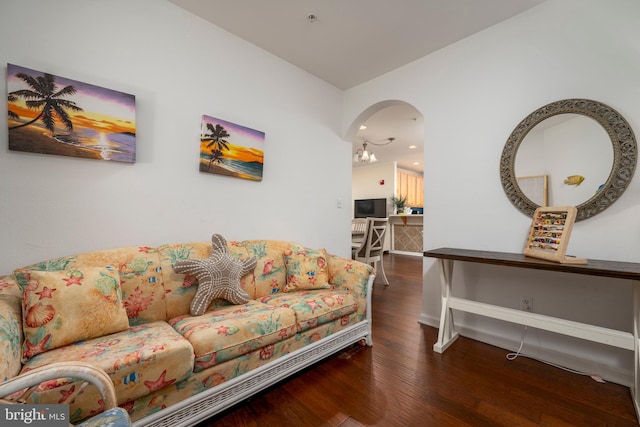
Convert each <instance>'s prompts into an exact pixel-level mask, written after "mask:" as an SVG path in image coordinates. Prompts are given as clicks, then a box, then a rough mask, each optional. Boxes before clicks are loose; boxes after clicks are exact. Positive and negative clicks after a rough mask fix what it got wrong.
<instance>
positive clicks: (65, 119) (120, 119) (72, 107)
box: [7, 64, 136, 163]
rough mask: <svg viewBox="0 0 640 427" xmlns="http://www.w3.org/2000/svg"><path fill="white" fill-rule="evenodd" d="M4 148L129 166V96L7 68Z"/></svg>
mask: <svg viewBox="0 0 640 427" xmlns="http://www.w3.org/2000/svg"><path fill="white" fill-rule="evenodd" d="M7 102H8V121H7V123H8V127H9V149H10V150H14V151H27V152H32V153H42V154H55V155H60V156H71V157H83V158H88V159H97V160H111V161H116V162H126V163H134V162H135V161H136V120H135V115H136V100H135V96H134V95H129V94H126V93H122V92H118V91H115V90H111V89H106V88H102V87H99V86H94V85H91V84H88V83H83V82H79V81H76V80H71V79H67V78H64V77H60V76H55V75H53V74H49V73H45V72H41V71H36V70H31V69H29V68H25V67H20V66H17V65H13V64H7Z"/></svg>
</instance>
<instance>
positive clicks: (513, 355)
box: [506, 326, 606, 383]
mask: <svg viewBox="0 0 640 427" xmlns="http://www.w3.org/2000/svg"><path fill="white" fill-rule="evenodd" d="M528 329H529V327H528V326H525V327H524V332H523V333H522V338H520V347H518V350H517V351H516V352H511V353H507V356H506V357H507V360H509V361H513V360H516V359H517V358H518V357H519V356H520V355H521V351H522V347H523V346H524V337H525V336H526V335H527V330H528ZM523 357H528V358H530V359H533V360H536V361H538V362H542V363H545V364H547V365H550V366H553V367H554V368H558V369H562V370H563V371H567V372H570V373H572V374H577V375H584V376H589V377H591V379H592V380H594V381H596V382H599V383H606V381H605V380H603V379H602V378H601V377H600V376H599V375H596V374H587V373H585V372H581V371H576V370H574V369H570V368H566V367H564V366H560V365H556V364H555V363H551V362H546V361H544V360H539V359H535V358H533V357H529V356H523Z"/></svg>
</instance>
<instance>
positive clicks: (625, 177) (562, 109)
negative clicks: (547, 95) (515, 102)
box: [500, 99, 637, 221]
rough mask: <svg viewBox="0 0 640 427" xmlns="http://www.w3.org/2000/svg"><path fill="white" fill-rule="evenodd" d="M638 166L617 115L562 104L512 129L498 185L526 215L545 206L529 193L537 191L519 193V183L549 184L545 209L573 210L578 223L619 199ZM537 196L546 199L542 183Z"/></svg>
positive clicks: (574, 102) (592, 104) (576, 102)
mask: <svg viewBox="0 0 640 427" xmlns="http://www.w3.org/2000/svg"><path fill="white" fill-rule="evenodd" d="M552 125H553V126H552ZM527 135H529V136H528V137H527ZM525 137H527V138H526V142H524V141H525ZM523 142H524V143H523ZM636 161H637V145H636V139H635V136H634V134H633V131H632V130H631V127H630V126H629V123H627V121H626V120H625V119H624V117H622V116H621V115H620V114H619V113H618V112H617V111H616V110H614V109H613V108H611V107H609V106H607V105H605V104H602V103H600V102H597V101H592V100H589V99H565V100H561V101H556V102H553V103H551V104H547V105H545V106H543V107H541V108H539V109H537V110H536V111H534V112H533V113H531V114H530V115H529V116H527V117H526V118H525V119H524V120H522V121H521V122H520V123H519V124H518V126H516V128H515V129H514V130H513V132H512V133H511V135H510V136H509V139H508V140H507V142H506V144H505V146H504V149H503V151H502V157H501V159H500V180H501V181H502V187H503V189H504V191H505V193H506V195H507V197H508V198H509V200H510V201H511V203H512V204H513V205H514V206H515V207H516V208H518V209H519V210H520V211H522V212H523V213H524V214H525V215H527V216H533V213H534V211H535V210H536V209H537V208H538V207H540V206H541V205H542V204H543V202H542V198H540V199H538V195H537V194H536V195H535V196H534V194H532V193H537V190H533V191H530V190H528V189H527V188H524V189H523V188H522V187H523V185H520V184H519V178H521V179H522V178H530V177H531V176H532V175H536V176H540V177H544V182H545V183H546V182H547V180H550V181H552V182H553V183H554V185H551V186H549V188H550V189H551V193H552V194H551V195H550V196H551V200H550V201H548V203H546V204H547V205H550V206H576V208H577V209H578V215H577V217H576V221H580V220H583V219H586V218H590V217H592V216H594V215H596V214H598V213H600V212H602V211H603V210H605V209H606V208H608V207H609V206H611V205H612V204H613V203H614V202H615V201H616V200H617V199H618V198H619V197H620V195H621V194H622V193H623V192H624V190H625V189H626V188H627V186H628V185H629V182H630V181H631V178H632V177H633V173H634V171H635V167H636ZM583 174H584V175H585V176H583ZM582 181H584V182H585V183H587V182H588V183H589V184H588V185H583V184H582ZM522 182H524V181H522ZM541 191H543V192H544V200H547V198H546V197H547V192H548V190H547V186H546V184H544V190H541ZM532 199H534V200H535V201H534V200H532Z"/></svg>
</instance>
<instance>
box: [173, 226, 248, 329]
mask: <svg viewBox="0 0 640 427" xmlns="http://www.w3.org/2000/svg"><path fill="white" fill-rule="evenodd" d="M211 243H212V250H211V255H210V256H209V258H204V259H183V260H180V261H177V262H176V263H175V265H174V266H173V269H174V270H175V272H176V273H182V274H189V275H192V276H195V277H196V278H197V279H198V290H197V291H196V296H195V297H193V301H191V314H192V315H193V316H200V315H202V314H204V312H205V311H206V310H207V307H209V304H211V301H213V300H214V299H215V298H223V299H225V300H227V301H229V302H231V303H233V304H246V303H247V302H249V294H247V293H246V292H245V291H244V289H242V287H241V286H240V279H242V277H243V276H244V275H246V274H247V273H250V272H251V271H253V269H254V268H255V266H256V263H257V262H258V260H257V258H255V257H252V258H245V259H238V258H234V257H232V256H231V255H229V252H228V250H227V241H226V240H225V238H224V237H222V236H221V235H219V234H214V235H213V236H211Z"/></svg>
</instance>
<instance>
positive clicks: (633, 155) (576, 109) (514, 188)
mask: <svg viewBox="0 0 640 427" xmlns="http://www.w3.org/2000/svg"><path fill="white" fill-rule="evenodd" d="M565 113H574V114H582V115H584V116H587V117H591V118H592V119H594V120H595V121H597V122H598V123H600V125H601V126H602V127H603V128H604V130H605V131H606V132H607V134H608V135H609V137H610V138H611V145H612V146H613V165H612V167H611V173H610V174H609V177H608V178H607V181H606V182H605V183H604V185H603V187H602V189H601V190H600V191H598V192H597V193H596V194H595V195H594V196H593V197H591V198H590V199H589V200H587V201H586V202H584V203H581V204H579V205H578V206H576V208H577V209H578V214H577V216H576V221H581V220H583V219H587V218H591V217H592V216H594V215H596V214H599V213H600V212H602V211H603V210H605V209H606V208H608V207H609V206H611V205H612V204H613V203H614V202H615V201H616V200H617V199H618V198H619V197H620V196H621V195H622V193H623V192H624V190H626V188H627V186H628V185H629V183H630V182H631V178H632V177H633V173H634V172H635V168H636V162H637V157H638V147H637V144H636V138H635V135H634V134H633V130H632V129H631V126H629V123H627V121H626V120H625V119H624V117H622V115H620V113H618V112H617V111H616V110H614V109H613V108H611V107H609V106H608V105H605V104H603V103H601V102H598V101H593V100H590V99H563V100H560V101H556V102H552V103H550V104H547V105H545V106H543V107H541V108H538V109H537V110H535V111H534V112H533V113H531V114H529V115H528V116H527V117H525V119H524V120H522V121H521V122H520V123H519V124H518V126H516V128H515V129H514V130H513V132H511V135H510V136H509V139H507V142H506V144H505V146H504V149H503V150H502V157H501V158H500V180H501V181H502V188H503V189H504V192H505V194H506V195H507V198H508V199H509V201H511V203H512V204H513V205H514V206H515V207H516V208H518V209H519V210H520V211H522V212H523V213H524V214H525V215H527V216H529V217H533V213H534V211H535V210H536V209H537V208H539V207H540V206H539V205H538V204H536V203H534V202H532V201H531V200H530V199H529V198H528V197H527V196H525V195H524V193H523V192H522V190H521V189H520V187H519V186H518V181H517V180H516V174H515V160H516V153H517V152H518V147H519V146H520V144H521V143H522V141H523V140H524V137H525V136H527V134H528V133H529V131H531V130H532V129H533V128H534V127H535V126H536V125H537V124H538V123H540V122H541V121H543V120H545V119H548V118H549V117H553V116H556V115H558V114H565Z"/></svg>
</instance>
